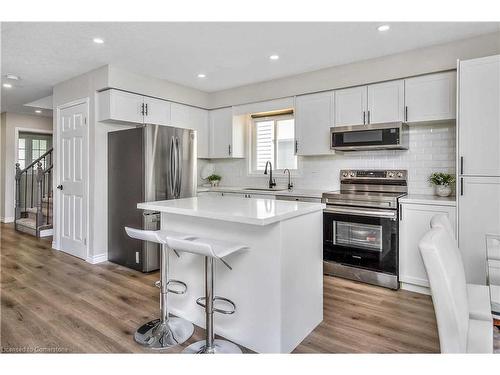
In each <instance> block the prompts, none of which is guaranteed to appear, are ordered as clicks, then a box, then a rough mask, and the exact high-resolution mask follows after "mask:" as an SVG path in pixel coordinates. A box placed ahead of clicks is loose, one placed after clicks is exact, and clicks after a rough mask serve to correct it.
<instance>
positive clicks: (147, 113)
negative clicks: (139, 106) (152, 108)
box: [146, 103, 148, 116]
mask: <svg viewBox="0 0 500 375" xmlns="http://www.w3.org/2000/svg"><path fill="white" fill-rule="evenodd" d="M147 115H148V103H146V116H147Z"/></svg>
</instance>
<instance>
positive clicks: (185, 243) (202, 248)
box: [167, 237, 218, 258]
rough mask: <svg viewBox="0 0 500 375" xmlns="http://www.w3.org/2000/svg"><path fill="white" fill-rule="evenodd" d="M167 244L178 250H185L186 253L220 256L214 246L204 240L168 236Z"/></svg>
mask: <svg viewBox="0 0 500 375" xmlns="http://www.w3.org/2000/svg"><path fill="white" fill-rule="evenodd" d="M167 246H168V247H169V248H171V249H173V250H177V251H185V252H186V253H192V254H198V255H203V256H206V257H212V258H218V256H217V255H216V254H215V252H214V251H213V249H212V246H210V245H208V244H206V243H203V242H197V241H191V240H183V239H179V238H171V237H168V238H167Z"/></svg>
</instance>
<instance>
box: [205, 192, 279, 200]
mask: <svg viewBox="0 0 500 375" xmlns="http://www.w3.org/2000/svg"><path fill="white" fill-rule="evenodd" d="M198 196H199V197H201V196H211V197H240V198H261V199H272V200H275V199H276V197H275V196H274V195H272V194H258V193H257V194H255V193H244V192H241V193H240V192H234V191H200V192H199V193H198Z"/></svg>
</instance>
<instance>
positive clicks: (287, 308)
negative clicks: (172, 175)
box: [137, 196, 324, 353]
mask: <svg viewBox="0 0 500 375" xmlns="http://www.w3.org/2000/svg"><path fill="white" fill-rule="evenodd" d="M137 207H138V208H139V209H144V210H150V211H158V212H161V228H162V229H169V230H174V231H180V232H185V233H191V234H193V235H196V236H200V237H206V238H213V239H221V240H227V241H233V242H238V243H241V244H245V245H247V246H248V249H247V250H244V251H242V252H239V253H236V254H233V255H230V256H228V257H226V258H224V260H225V261H227V262H228V263H229V264H230V266H231V267H232V270H230V269H228V268H227V267H226V266H224V265H223V264H222V263H221V262H218V263H217V268H216V277H215V280H216V282H215V295H217V296H223V297H226V298H229V299H231V300H232V301H234V302H235V304H236V312H235V313H234V314H233V315H223V314H216V315H215V323H214V326H215V333H216V334H218V335H221V336H223V337H225V338H227V339H229V340H231V341H233V342H235V343H237V344H239V345H242V346H244V347H246V348H248V349H251V350H253V351H256V352H259V353H289V352H291V351H292V350H293V349H294V348H295V347H296V346H297V345H298V344H299V343H300V342H301V341H302V340H303V339H304V338H305V337H306V336H307V335H308V334H309V333H311V331H312V330H313V329H314V328H315V327H316V326H317V325H318V324H319V323H320V322H321V321H322V320H323V208H324V205H323V204H322V203H306V202H290V201H276V200H271V199H248V198H239V197H211V196H204V197H195V198H183V199H177V200H168V201H159V202H147V203H139V204H138V205H137ZM180 255H181V256H180V258H178V257H176V256H175V255H174V254H173V253H171V254H170V257H169V260H170V270H169V271H170V275H169V277H170V278H172V279H177V280H181V281H183V282H185V283H186V284H187V285H188V291H187V293H186V294H184V295H175V294H172V295H171V296H170V295H169V309H170V311H171V313H173V314H174V315H177V316H180V317H183V318H185V319H187V320H190V321H192V322H193V323H194V324H196V325H198V326H200V327H204V325H205V314H204V310H203V308H201V307H200V306H198V305H197V304H196V302H195V301H196V299H197V298H198V297H201V296H204V295H205V289H204V259H203V257H201V256H198V255H194V254H187V253H181V254H180Z"/></svg>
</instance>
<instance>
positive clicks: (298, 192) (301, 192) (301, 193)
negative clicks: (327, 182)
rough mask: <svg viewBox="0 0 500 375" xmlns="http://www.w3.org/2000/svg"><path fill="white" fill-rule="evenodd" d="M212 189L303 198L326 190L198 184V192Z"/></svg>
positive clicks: (314, 196)
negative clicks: (257, 188)
mask: <svg viewBox="0 0 500 375" xmlns="http://www.w3.org/2000/svg"><path fill="white" fill-rule="evenodd" d="M205 191H214V192H222V193H241V194H245V193H248V194H269V195H275V196H276V195H285V196H293V197H305V198H321V197H322V195H323V193H324V192H325V191H326V190H314V189H292V190H288V189H285V190H253V189H249V187H238V186H218V187H214V188H212V187H204V186H198V192H205Z"/></svg>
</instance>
